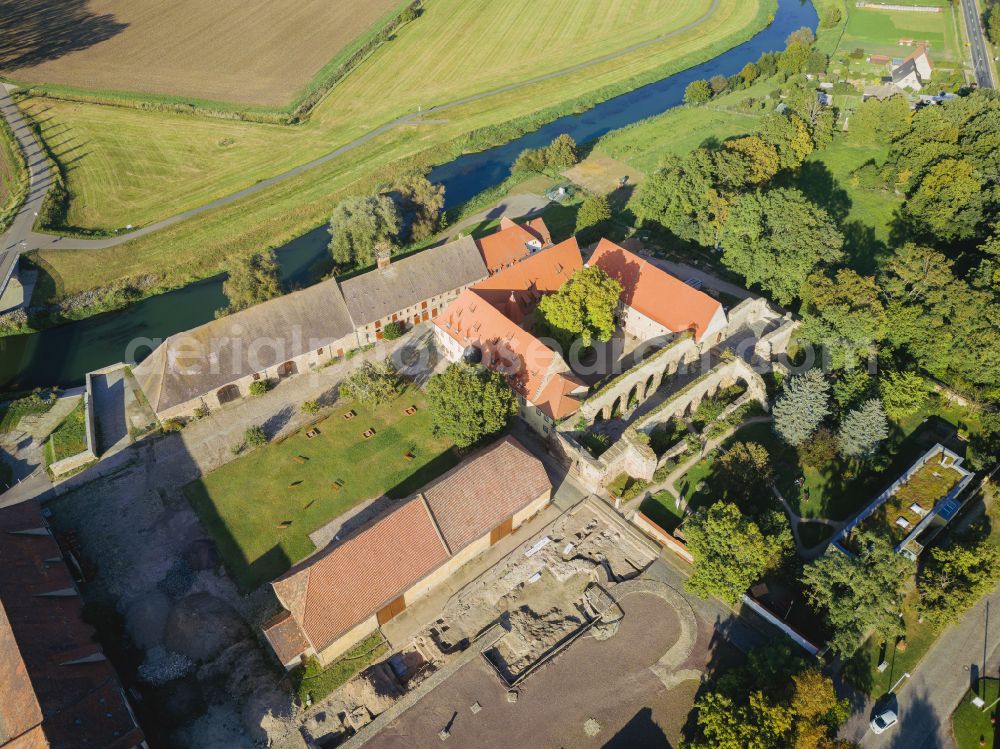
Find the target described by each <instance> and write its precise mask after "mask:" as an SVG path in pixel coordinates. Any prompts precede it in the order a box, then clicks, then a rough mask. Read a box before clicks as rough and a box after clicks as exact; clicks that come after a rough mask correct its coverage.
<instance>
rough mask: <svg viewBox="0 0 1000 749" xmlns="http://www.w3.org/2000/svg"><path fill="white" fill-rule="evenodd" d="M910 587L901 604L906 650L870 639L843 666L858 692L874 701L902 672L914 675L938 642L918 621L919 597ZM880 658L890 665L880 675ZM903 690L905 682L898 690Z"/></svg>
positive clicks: (935, 634) (931, 632) (933, 634)
mask: <svg viewBox="0 0 1000 749" xmlns="http://www.w3.org/2000/svg"><path fill="white" fill-rule="evenodd" d="M910 585H911V590H910V591H909V593H908V594H907V596H906V599H905V600H904V601H903V624H904V627H905V638H906V649H905V650H902V651H901V650H898V649H897V648H896V646H895V643H892V642H890V643H886V644H883V643H882V642H881V641H878V640H879V638H877V637H871V638H869V639H868V641H867V642H866V643H865V644H864V645H863V646H862V648H861V649H860V650H859V651H858V652H857V653H856V654H855V655H854V657H853V658H851V660H850V661H849V662H848V663H847V664H846V665H845V666H844V676H845V677H846V678H847V679H848V680H849V681H850V682H851V683H852V684H854V685H855V686H856V687H857V688H858V689H860V690H862V691H863V692H867V693H868V694H870V695H871V696H872V697H876V698H877V697H880V696H881V695H883V694H885V693H886V692H888V691H889V688H890V687H892V685H893V684H895V683H896V682H897V681H898V680H899V678H900V677H901V676H902V675H903V674H904V673H905V672H909V673H913V669H914V668H915V667H916V665H917V664H918V663H919V662H920V659H921V658H923V657H924V654H925V653H927V651H928V649H929V648H930V646H931V645H933V644H934V640H935V639H937V634H938V633H937V632H935V631H934V629H933V628H931V626H930V625H929V624H921V623H920V622H918V621H917V617H918V614H917V609H916V605H917V601H918V598H919V594H918V593H917V590H916V585H915V584H914V583H912V582H911V583H910ZM883 647H884V651H883ZM883 655H884V658H885V660H886V661H887V662H888V664H889V665H888V667H887V668H886V669H885V671H883V672H882V673H879V671H878V664H879V660H880V657H882V656H883ZM905 688H906V682H905V681H904V682H903V684H902V685H901V686H900V689H905Z"/></svg>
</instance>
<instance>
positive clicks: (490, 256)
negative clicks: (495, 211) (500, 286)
mask: <svg viewBox="0 0 1000 749" xmlns="http://www.w3.org/2000/svg"><path fill="white" fill-rule="evenodd" d="M476 244H477V245H478V246H479V252H480V253H481V254H482V256H483V262H485V263H486V268H487V269H488V270H489V272H490V273H495V272H497V271H499V270H502V269H503V268H506V267H508V266H510V265H511V264H512V263H516V262H517V261H518V260H521V259H523V258H526V257H528V256H529V255H531V253H532V252H537V251H538V250H540V249H542V247H544V246H546V245H549V244H552V237H551V235H550V234H549V230H548V227H547V226H545V222H544V221H543V220H542V219H541V218H536V219H532V220H531V221H529V222H528V223H527V224H525V225H523V226H522V225H521V224H517V223H514V222H513V221H511V220H510V219H509V218H507V217H506V216H504V217H503V218H501V219H500V228H499V229H498V230H497V231H495V232H494V233H493V234H490V235H488V236H485V237H483V238H482V239H479V240H477V241H476Z"/></svg>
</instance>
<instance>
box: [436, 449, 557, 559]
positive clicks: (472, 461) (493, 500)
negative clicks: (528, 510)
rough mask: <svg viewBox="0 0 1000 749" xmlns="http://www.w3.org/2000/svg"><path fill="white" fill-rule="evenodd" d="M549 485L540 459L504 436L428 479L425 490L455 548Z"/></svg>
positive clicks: (480, 535)
mask: <svg viewBox="0 0 1000 749" xmlns="http://www.w3.org/2000/svg"><path fill="white" fill-rule="evenodd" d="M551 489H552V483H551V482H550V481H549V477H548V474H546V473H545V466H543V465H542V462H541V461H540V460H539V459H538V458H536V457H535V456H534V455H531V454H530V453H529V452H528V451H527V450H525V449H524V448H523V447H522V446H521V444H520V443H519V442H517V441H516V440H515V439H513V438H512V437H507V438H506V439H503V440H501V441H499V442H497V443H495V444H493V445H491V446H490V447H488V448H486V449H485V450H483V451H482V452H480V453H478V454H477V455H475V456H473V457H470V458H469V459H467V460H465V461H464V462H463V463H462V464H461V465H460V466H458V467H457V468H453V469H452V470H451V471H449V472H448V473H446V474H445V475H444V476H442V477H441V478H439V479H438V480H437V481H435V482H434V483H432V484H430V485H428V486H427V487H426V488H425V489H424V490H423V495H424V498H425V499H426V500H427V506H428V507H430V510H431V514H432V515H433V516H434V520H435V521H437V524H438V527H439V528H440V529H441V535H443V536H444V540H445V543H447V544H448V548H449V549H451V552H452V554H454V553H456V552H457V551H458V550H460V549H464V548H465V547H466V546H468V545H469V544H471V543H472V542H473V541H475V540H476V539H479V538H482V537H483V536H484V535H486V534H487V533H489V532H490V531H491V530H492V529H493V528H496V527H497V526H498V525H500V523H502V522H503V521H504V520H506V519H507V518H509V517H512V516H513V515H514V513H516V512H518V511H519V510H521V509H522V508H524V507H526V506H527V505H529V504H531V503H532V502H534V501H535V500H536V499H538V498H539V497H540V496H541V495H542V494H543V493H545V492H548V491H551Z"/></svg>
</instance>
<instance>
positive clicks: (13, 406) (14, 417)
mask: <svg viewBox="0 0 1000 749" xmlns="http://www.w3.org/2000/svg"><path fill="white" fill-rule="evenodd" d="M55 402H56V399H55V398H52V397H48V398H43V397H42V396H35V395H29V396H25V397H24V398H18V399H17V400H15V401H10V402H8V403H5V404H4V405H2V406H0V434H3V433H4V432H10V431H13V430H14V429H15V428H16V427H17V424H18V422H19V421H21V417H22V416H27V415H29V414H43V413H47V412H48V411H49V409H50V408H52V406H54V405H55Z"/></svg>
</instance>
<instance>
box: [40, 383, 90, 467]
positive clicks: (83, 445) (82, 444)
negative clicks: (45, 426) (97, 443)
mask: <svg viewBox="0 0 1000 749" xmlns="http://www.w3.org/2000/svg"><path fill="white" fill-rule="evenodd" d="M86 449H87V413H86V411H85V410H84V408H83V398H81V399H80V402H79V403H77V404H76V407H75V408H74V409H73V410H72V411H70V413H69V415H68V416H67V417H66V418H65V419H63V422H62V423H61V424H60V425H59V426H58V427H56V430H55V431H54V432H53V433H52V434H51V435H50V436H49V441H48V444H47V446H46V451H45V454H46V455H47V456H48V459H49V464H50V465H51V464H52V463H56V462H58V461H60V460H62V459H63V458H69V457H72V456H73V455H79V454H80V453H82V452H83V451H84V450H86Z"/></svg>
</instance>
